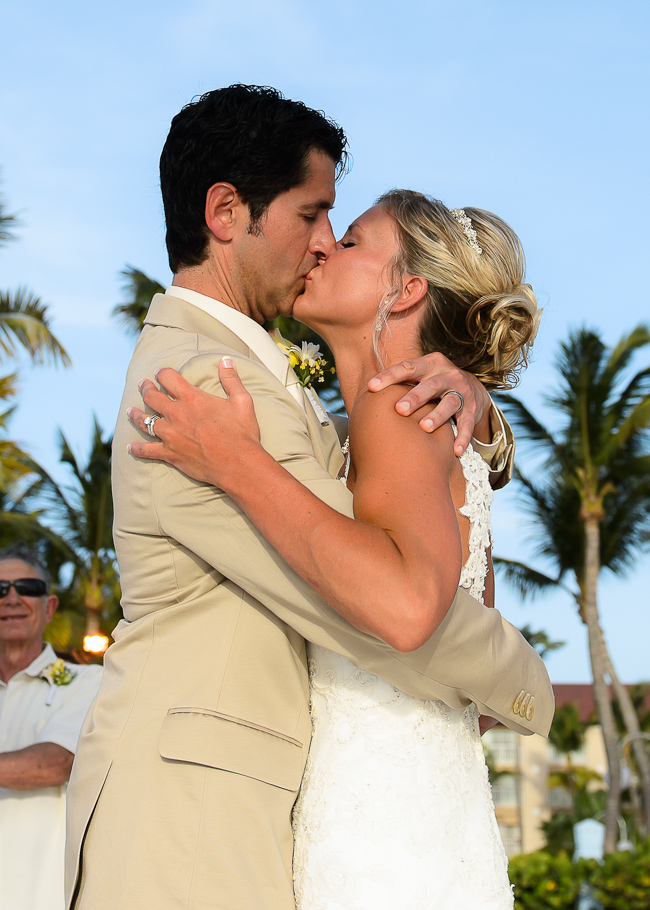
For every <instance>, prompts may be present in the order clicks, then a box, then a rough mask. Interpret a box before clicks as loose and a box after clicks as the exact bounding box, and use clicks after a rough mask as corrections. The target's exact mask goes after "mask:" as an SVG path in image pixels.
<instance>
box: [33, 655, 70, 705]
mask: <svg viewBox="0 0 650 910" xmlns="http://www.w3.org/2000/svg"><path fill="white" fill-rule="evenodd" d="M76 675H77V674H76V673H75V671H74V670H72V669H71V668H70V667H69V666H68V665H67V664H66V662H65V661H64V660H61V658H60V657H59V659H58V660H55V661H54V662H53V663H51V664H48V665H47V667H45V669H43V670H42V671H41V673H40V675H39V679H44V680H45V682H47V683H49V684H50V688H49V690H48V693H47V698H46V699H45V704H46V705H51V704H52V701H53V700H54V692H55V689H56V686H69V685H70V683H71V682H72V680H73V679H74V678H75V676H76Z"/></svg>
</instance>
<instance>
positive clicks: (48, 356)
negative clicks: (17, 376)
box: [0, 288, 70, 366]
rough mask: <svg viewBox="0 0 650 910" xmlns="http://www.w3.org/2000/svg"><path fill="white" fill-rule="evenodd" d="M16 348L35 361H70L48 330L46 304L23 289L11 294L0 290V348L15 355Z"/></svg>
mask: <svg viewBox="0 0 650 910" xmlns="http://www.w3.org/2000/svg"><path fill="white" fill-rule="evenodd" d="M20 348H22V349H23V350H24V351H26V352H27V353H28V354H29V356H30V357H31V358H32V360H33V361H34V362H35V363H43V362H44V361H45V360H50V361H52V362H53V363H60V364H62V365H64V366H68V365H69V364H70V358H69V357H68V354H67V353H66V351H65V348H64V347H63V345H62V344H61V343H60V342H59V341H58V339H57V338H56V337H55V336H54V334H53V333H52V331H51V329H50V326H49V318H48V315H47V307H46V305H45V304H44V303H42V302H41V301H40V299H39V298H38V297H35V296H34V295H33V294H31V293H30V292H29V291H27V290H26V289H24V288H22V289H20V290H18V291H17V292H16V293H15V294H13V295H12V294H8V293H5V292H0V351H1V352H2V353H4V354H5V355H7V356H9V357H15V356H16V354H17V353H18V350H19V349H20Z"/></svg>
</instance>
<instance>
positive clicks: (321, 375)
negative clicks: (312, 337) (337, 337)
mask: <svg viewBox="0 0 650 910" xmlns="http://www.w3.org/2000/svg"><path fill="white" fill-rule="evenodd" d="M269 335H270V336H271V338H272V339H273V341H275V343H276V344H277V346H278V347H279V348H281V349H282V350H283V351H284V353H285V354H286V355H287V357H288V358H289V364H290V365H291V367H292V369H293V371H294V373H295V374H296V376H297V377H298V381H299V382H300V385H301V386H303V388H309V387H310V386H311V385H312V383H313V382H324V381H325V367H326V366H327V361H326V360H325V358H324V357H323V355H322V354H321V352H320V345H319V344H313V343H312V342H311V341H303V343H302V346H301V347H298V345H297V344H289V342H288V341H287V340H286V338H283V337H282V335H281V333H280V330H279V329H272V330H271V331H270V332H269ZM331 371H332V373H334V372H335V370H334V367H331Z"/></svg>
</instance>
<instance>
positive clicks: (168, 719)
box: [67, 294, 553, 910]
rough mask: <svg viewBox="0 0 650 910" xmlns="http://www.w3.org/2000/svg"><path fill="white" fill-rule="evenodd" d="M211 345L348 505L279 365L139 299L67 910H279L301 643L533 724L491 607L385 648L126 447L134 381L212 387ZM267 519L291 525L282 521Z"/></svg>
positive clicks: (336, 449)
mask: <svg viewBox="0 0 650 910" xmlns="http://www.w3.org/2000/svg"><path fill="white" fill-rule="evenodd" d="M225 354H228V355H230V356H231V357H233V359H234V360H235V363H236V365H237V368H238V371H239V373H240V376H241V378H242V380H243V382H244V383H245V385H246V388H247V389H248V390H249V392H250V393H251V394H252V396H253V398H254V401H255V410H256V414H257V418H258V421H259V424H260V429H261V438H262V443H263V444H264V446H265V448H266V449H267V450H268V451H269V452H270V453H271V454H272V455H273V456H274V457H275V458H276V459H277V460H278V461H280V462H281V463H282V464H283V465H284V466H285V467H286V468H287V470H289V471H290V472H291V473H292V474H293V475H294V476H295V477H297V478H298V479H299V480H300V481H301V482H302V483H304V484H305V485H306V486H308V487H309V488H310V489H311V490H312V491H313V492H314V493H315V494H316V495H317V496H319V497H320V498H321V499H323V500H324V501H326V502H328V503H329V504H330V505H331V506H333V507H334V508H336V509H338V510H339V511H340V512H342V513H344V514H346V515H349V516H351V515H352V496H351V494H350V493H349V492H348V491H347V490H346V489H345V487H344V486H343V484H342V483H340V482H339V481H338V480H336V479H335V478H336V475H337V474H338V471H339V468H340V466H341V463H342V457H341V453H340V446H339V440H338V437H337V435H336V432H335V430H334V428H333V427H332V426H331V425H330V426H321V423H320V422H319V418H318V416H317V415H316V413H315V411H314V409H313V407H312V406H311V404H310V403H309V402H308V401H306V400H303V401H301V400H300V396H302V395H303V394H304V393H303V391H302V389H300V390H299V391H298V393H297V395H296V392H297V390H296V389H294V390H293V395H292V394H289V393H288V391H287V388H285V383H286V382H291V381H292V380H293V373H292V371H291V370H290V369H289V368H288V366H287V372H286V376H285V377H284V382H283V381H280V380H279V379H278V378H277V377H276V376H274V375H273V374H272V373H271V372H270V371H269V370H268V369H267V368H266V366H264V364H263V363H262V362H261V361H260V360H259V359H258V358H257V356H256V355H255V354H254V353H253V352H252V351H251V349H250V348H249V347H248V346H247V345H246V344H245V343H244V342H243V341H242V340H241V339H240V338H239V337H238V336H237V335H235V334H234V333H233V332H231V331H230V330H229V329H227V328H226V327H225V326H224V325H222V324H221V323H220V322H218V321H217V320H216V319H214V318H212V317H211V316H210V315H208V314H207V313H205V312H203V311H202V310H201V309H199V308H197V307H195V306H193V305H191V304H190V303H188V302H186V301H184V300H180V299H175V298H173V297H171V296H169V294H167V295H157V296H156V297H155V298H154V301H153V303H152V306H151V309H150V313H149V316H148V318H147V320H146V325H145V328H144V330H143V332H142V335H141V337H140V339H139V341H138V344H137V347H136V350H135V354H134V356H133V360H132V363H131V366H130V368H129V371H128V376H127V382H126V389H125V394H124V399H123V402H122V410H121V412H120V416H119V419H118V424H117V429H116V433H115V441H114V454H113V478H114V497H115V543H116V548H117V555H118V559H119V565H120V573H121V581H122V587H123V610H124V617H125V618H124V620H122V621H121V622H120V624H119V625H118V627H117V630H116V632H115V635H114V637H115V643H114V644H113V645H112V646H111V647H110V648H109V650H108V652H107V655H106V662H105V670H104V676H103V680H102V685H101V689H100V692H99V695H98V697H97V700H96V702H95V705H94V709H91V712H90V715H89V717H88V719H87V722H86V726H85V729H84V731H83V733H82V736H81V740H80V743H79V747H78V749H77V753H76V759H75V766H74V770H73V775H72V780H71V783H70V787H69V792H68V806H69V819H68V823H69V828H68V847H67V849H68V867H67V871H68V875H67V886H68V898H69V900H70V897H71V895H72V894H73V892H74V894H75V899H74V906H75V907H77V908H81V910H181V908H183V910H190V908H191V910H208V908H209V910H293V907H294V901H293V891H292V881H291V856H292V834H291V824H290V817H291V809H292V806H293V803H294V800H295V797H296V794H297V790H298V788H299V786H300V781H301V777H302V774H303V769H304V765H305V760H306V756H307V750H308V747H309V740H310V734H311V725H310V718H309V682H308V672H307V662H306V653H305V651H306V649H305V639H308V640H310V641H313V642H316V643H317V644H319V645H321V646H323V647H325V648H329V649H330V650H333V651H336V652H338V653H340V654H344V655H347V656H349V657H350V658H352V660H353V661H354V662H355V663H356V664H358V665H359V666H360V667H362V668H363V669H365V670H369V671H372V672H375V673H378V674H380V675H381V676H383V677H384V678H386V679H388V680H389V681H390V682H392V683H393V684H394V685H395V686H398V687H399V688H400V689H402V690H404V691H405V692H408V693H410V694H412V695H414V696H417V697H421V698H426V699H442V700H444V701H445V702H446V703H447V704H448V705H451V706H452V707H457V706H460V705H466V704H468V703H469V702H470V701H474V702H476V703H477V704H478V706H479V708H480V710H481V711H482V712H484V713H487V714H492V715H494V716H496V717H498V718H499V719H500V720H502V721H503V722H504V723H505V724H506V725H507V726H509V727H511V728H513V729H516V730H519V731H521V732H525V733H530V732H533V731H536V732H539V733H542V734H546V733H547V731H548V728H549V725H550V721H551V716H552V711H553V695H552V690H551V686H550V683H549V680H548V676H547V674H546V671H545V669H544V666H543V664H542V662H541V660H540V659H539V657H538V656H537V654H536V653H535V651H534V650H533V649H532V648H530V647H529V646H528V645H527V644H526V642H525V641H524V640H523V638H522V637H521V635H520V634H519V632H518V631H517V630H516V629H514V628H513V627H512V626H511V625H509V624H508V623H507V622H506V621H505V620H503V619H502V617H501V616H500V614H499V613H498V612H497V611H496V610H489V609H486V608H484V607H483V606H481V605H480V604H479V603H478V602H477V601H475V600H473V599H472V598H471V597H470V596H469V595H468V594H467V593H466V592H464V591H459V593H458V595H457V597H456V599H455V601H454V603H453V605H452V607H451V609H450V611H449V614H448V616H447V618H446V619H445V621H444V622H443V624H442V626H441V627H440V629H439V630H438V631H437V632H436V633H435V635H434V636H433V638H432V639H431V640H430V641H429V642H428V643H427V644H426V645H425V646H424V647H423V648H421V649H419V650H418V651H416V652H413V653H410V654H401V653H398V652H396V651H393V650H392V649H391V648H390V647H388V646H387V645H385V644H383V643H382V642H379V641H377V640H375V639H373V638H372V637H370V636H368V635H364V634H363V633H361V632H358V631H357V630H356V629H354V628H352V626H350V625H349V624H348V623H346V622H345V621H344V620H343V619H342V618H341V617H340V616H338V614H336V613H335V612H334V611H333V610H331V609H330V608H329V607H328V606H327V604H326V603H324V602H323V601H322V600H321V599H320V598H319V597H318V596H317V595H315V594H314V592H313V591H312V590H311V589H310V588H309V587H308V585H307V584H306V583H305V582H304V581H303V580H302V579H301V578H300V577H299V576H298V575H296V573H295V572H293V571H292V570H291V569H290V568H289V567H288V566H287V565H286V563H284V562H283V560H282V559H280V557H279V556H278V554H277V553H276V552H275V550H274V549H273V548H272V547H271V546H270V545H269V544H268V543H267V541H266V540H265V539H264V538H263V537H262V536H261V535H260V534H259V533H258V532H257V531H256V529H255V528H254V526H252V524H251V523H250V521H249V520H248V519H247V518H246V516H245V515H244V514H243V513H242V512H241V510H240V509H239V508H238V507H237V506H236V505H235V504H234V503H233V502H232V501H231V500H230V499H229V498H228V497H227V496H226V495H225V494H224V493H222V492H221V491H219V490H218V489H215V488H213V487H210V486H208V485H206V484H202V483H198V482H196V481H194V480H191V479H190V478H189V477H186V476H185V475H184V474H182V473H180V472H179V471H177V470H175V469H174V468H171V467H169V466H168V465H166V464H163V463H159V462H153V461H138V460H137V459H135V458H133V457H131V456H130V455H129V454H128V453H127V450H126V447H127V443H128V442H129V441H130V440H132V439H133V438H134V434H135V432H136V431H134V430H133V428H132V427H131V425H130V424H129V423H128V420H127V418H126V415H125V413H124V412H125V409H126V407H127V406H128V405H131V404H137V403H138V401H139V394H138V389H137V381H138V380H139V379H141V378H143V377H145V376H148V377H153V373H154V370H155V369H156V368H158V367H161V366H172V367H175V368H176V369H178V370H181V371H182V373H183V374H184V375H185V376H186V378H187V379H189V380H190V381H191V382H193V383H195V384H197V385H199V386H201V387H202V388H204V389H206V390H209V391H211V392H214V393H215V394H217V395H221V396H223V392H222V390H221V387H220V385H219V382H218V378H217V363H218V361H219V359H220V357H221V356H223V355H225ZM278 521H288V522H291V523H292V524H293V525H294V527H295V532H296V534H297V535H299V534H300V515H299V514H287V515H278ZM359 773H360V774H363V769H362V768H359ZM377 796H378V799H380V798H381V794H378V795H377Z"/></svg>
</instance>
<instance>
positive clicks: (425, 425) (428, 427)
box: [420, 420, 433, 433]
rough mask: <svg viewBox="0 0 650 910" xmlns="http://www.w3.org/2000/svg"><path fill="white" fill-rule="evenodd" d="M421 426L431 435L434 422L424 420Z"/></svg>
mask: <svg viewBox="0 0 650 910" xmlns="http://www.w3.org/2000/svg"><path fill="white" fill-rule="evenodd" d="M420 426H421V427H422V429H423V430H425V432H427V433H430V432H431V430H432V429H433V420H423V421H422V423H421V424H420Z"/></svg>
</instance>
